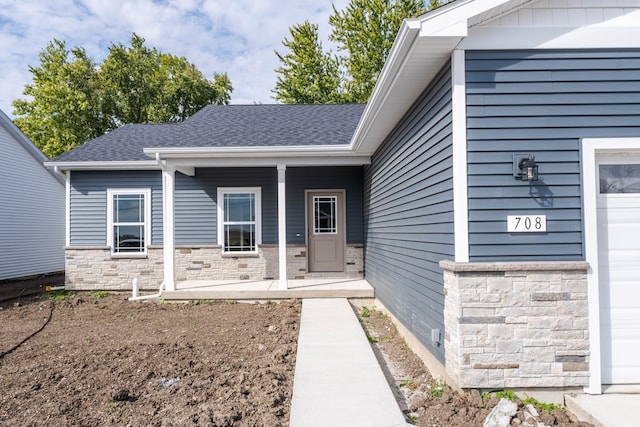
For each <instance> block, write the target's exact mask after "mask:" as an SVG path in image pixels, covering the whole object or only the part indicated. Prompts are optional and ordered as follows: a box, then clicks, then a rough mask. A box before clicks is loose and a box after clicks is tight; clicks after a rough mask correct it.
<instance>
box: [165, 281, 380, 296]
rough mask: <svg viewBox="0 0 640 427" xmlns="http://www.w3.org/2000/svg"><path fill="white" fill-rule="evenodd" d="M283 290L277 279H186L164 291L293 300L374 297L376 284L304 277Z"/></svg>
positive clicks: (291, 282)
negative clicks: (172, 288) (374, 285)
mask: <svg viewBox="0 0 640 427" xmlns="http://www.w3.org/2000/svg"><path fill="white" fill-rule="evenodd" d="M287 284H288V289H280V286H279V285H280V284H279V281H278V280H187V281H184V282H179V283H178V284H177V285H176V288H177V289H176V290H175V291H164V292H162V298H163V299H165V300H196V299H232V300H243V299H244V300H256V299H292V298H373V297H374V290H373V287H372V286H371V285H370V284H369V282H367V281H366V280H364V279H347V278H338V279H335V278H334V279H330V278H327V279H322V278H320V279H305V280H289V281H287Z"/></svg>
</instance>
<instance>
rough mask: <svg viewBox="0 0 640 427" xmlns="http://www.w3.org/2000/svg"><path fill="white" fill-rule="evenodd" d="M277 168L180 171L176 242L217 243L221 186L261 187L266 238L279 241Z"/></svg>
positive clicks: (263, 236)
mask: <svg viewBox="0 0 640 427" xmlns="http://www.w3.org/2000/svg"><path fill="white" fill-rule="evenodd" d="M277 181H278V171H277V169H276V168H211V169H208V168H207V169H203V168H197V169H196V175H195V176H193V177H191V176H185V175H182V174H176V212H175V214H176V244H179V245H215V244H217V229H218V226H217V212H216V209H217V198H218V187H261V189H262V190H261V193H262V242H263V243H278V187H277V184H278V182H277Z"/></svg>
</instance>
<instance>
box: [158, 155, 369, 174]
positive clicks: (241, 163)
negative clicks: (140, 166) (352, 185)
mask: <svg viewBox="0 0 640 427" xmlns="http://www.w3.org/2000/svg"><path fill="white" fill-rule="evenodd" d="M163 162H164V164H165V165H166V166H168V167H172V168H175V169H176V170H178V171H180V170H181V168H183V167H196V168H220V167H276V166H278V165H286V166H293V167H295V166H362V165H368V164H370V163H371V157H369V156H354V155H344V154H341V155H335V156H321V155H315V156H298V157H295V156H292V157H203V158H201V157H191V158H169V159H163Z"/></svg>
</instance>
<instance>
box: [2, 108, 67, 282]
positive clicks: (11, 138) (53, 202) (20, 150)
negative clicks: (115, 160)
mask: <svg viewBox="0 0 640 427" xmlns="http://www.w3.org/2000/svg"><path fill="white" fill-rule="evenodd" d="M46 160H47V157H46V156H45V155H44V154H42V152H40V150H38V148H36V146H35V145H33V143H32V142H31V141H30V140H29V138H27V137H26V136H25V135H24V134H23V133H22V132H21V131H20V129H18V128H17V127H16V126H15V125H14V124H13V122H11V120H10V119H9V117H7V116H6V115H5V114H4V113H3V112H2V111H0V170H1V171H2V175H3V178H2V185H1V186H0V199H1V200H2V203H0V280H6V279H14V278H19V277H27V276H33V275H37V274H44V273H53V272H60V271H63V270H64V229H65V228H64V224H65V222H64V216H65V213H64V199H65V196H64V188H65V187H64V179H63V178H62V177H61V176H60V175H58V174H56V173H54V172H53V171H51V170H48V169H46V168H45V167H44V166H43V162H44V161H46Z"/></svg>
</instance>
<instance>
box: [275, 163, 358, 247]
mask: <svg viewBox="0 0 640 427" xmlns="http://www.w3.org/2000/svg"><path fill="white" fill-rule="evenodd" d="M286 183H287V243H296V244H304V243H305V235H306V231H305V200H304V197H305V194H304V191H305V190H317V189H331V190H341V189H344V190H345V193H346V211H347V218H346V220H347V222H346V224H347V243H351V244H361V243H362V242H363V238H362V167H360V166H340V167H314V168H295V167H291V168H287V172H286Z"/></svg>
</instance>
